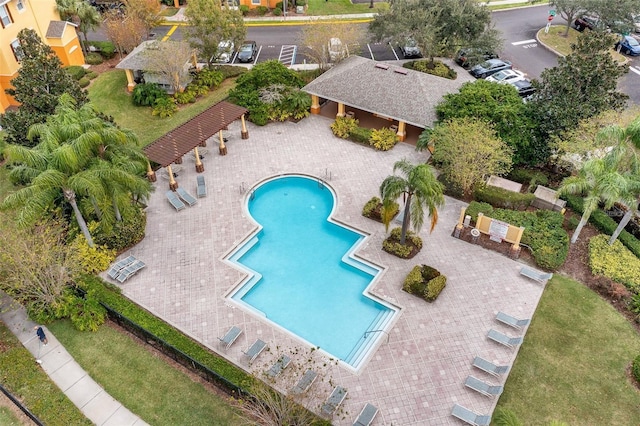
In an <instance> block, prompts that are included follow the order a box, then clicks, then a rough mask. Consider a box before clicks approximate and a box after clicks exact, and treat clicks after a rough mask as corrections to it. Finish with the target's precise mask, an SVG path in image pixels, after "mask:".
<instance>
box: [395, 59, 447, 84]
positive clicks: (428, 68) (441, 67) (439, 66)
mask: <svg viewBox="0 0 640 426" xmlns="http://www.w3.org/2000/svg"><path fill="white" fill-rule="evenodd" d="M402 66H403V67H404V68H409V69H412V70H415V71H420V72H423V73H426V74H431V75H435V76H438V77H443V78H448V79H449V80H455V79H456V78H458V73H456V72H455V71H454V70H452V69H451V68H449V67H448V66H447V65H446V64H444V63H442V62H440V61H433V63H431V61H430V60H428V59H421V60H418V61H411V62H405V63H404V64H403V65H402Z"/></svg>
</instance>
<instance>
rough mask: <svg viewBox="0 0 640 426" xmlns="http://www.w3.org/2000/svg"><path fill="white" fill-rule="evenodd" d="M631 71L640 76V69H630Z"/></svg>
mask: <svg viewBox="0 0 640 426" xmlns="http://www.w3.org/2000/svg"><path fill="white" fill-rule="evenodd" d="M629 69H630V70H631V71H633V72H635V73H636V74H638V75H640V67H629Z"/></svg>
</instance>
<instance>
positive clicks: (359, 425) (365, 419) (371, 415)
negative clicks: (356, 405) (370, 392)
mask: <svg viewBox="0 0 640 426" xmlns="http://www.w3.org/2000/svg"><path fill="white" fill-rule="evenodd" d="M376 415H378V407H376V406H375V405H373V404H369V403H368V402H367V403H366V404H365V405H364V407H363V408H362V411H360V414H358V417H357V418H356V421H355V422H353V426H370V425H371V423H372V422H373V419H375V418H376Z"/></svg>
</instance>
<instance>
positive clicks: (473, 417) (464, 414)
mask: <svg viewBox="0 0 640 426" xmlns="http://www.w3.org/2000/svg"><path fill="white" fill-rule="evenodd" d="M451 415H452V416H453V417H456V418H458V419H460V420H462V421H463V422H465V423H467V424H470V425H473V426H489V424H491V416H483V415H480V414H476V413H474V412H473V411H471V410H469V409H468V408H465V407H463V406H462V405H458V404H456V405H454V406H453V410H451Z"/></svg>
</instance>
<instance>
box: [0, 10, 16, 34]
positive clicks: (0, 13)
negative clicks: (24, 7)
mask: <svg viewBox="0 0 640 426" xmlns="http://www.w3.org/2000/svg"><path fill="white" fill-rule="evenodd" d="M12 22H13V20H12V19H11V14H10V13H9V9H8V8H7V5H6V4H3V5H2V6H0V23H1V24H2V28H4V27H6V26H7V25H10V24H11V23H12Z"/></svg>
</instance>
